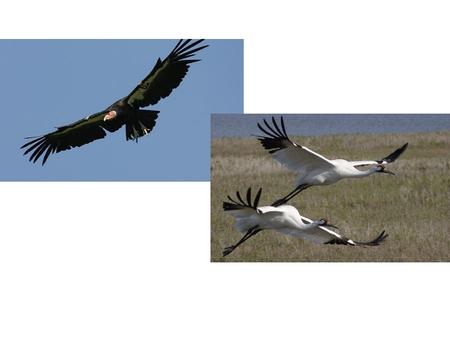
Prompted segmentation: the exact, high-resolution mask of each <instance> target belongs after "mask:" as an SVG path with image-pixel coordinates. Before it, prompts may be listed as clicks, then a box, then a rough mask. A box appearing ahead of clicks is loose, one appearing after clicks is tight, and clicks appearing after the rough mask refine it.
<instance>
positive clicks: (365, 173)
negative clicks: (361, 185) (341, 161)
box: [347, 167, 377, 178]
mask: <svg viewBox="0 0 450 338" xmlns="http://www.w3.org/2000/svg"><path fill="white" fill-rule="evenodd" d="M376 172H377V167H372V168H370V169H367V170H363V171H361V170H358V169H356V168H355V170H354V171H353V173H352V174H350V175H349V176H347V177H351V178H362V177H366V176H370V175H372V174H375V173H376Z"/></svg>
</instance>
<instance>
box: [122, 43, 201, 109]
mask: <svg viewBox="0 0 450 338" xmlns="http://www.w3.org/2000/svg"><path fill="white" fill-rule="evenodd" d="M203 41H204V40H196V41H193V42H192V40H184V41H183V40H180V41H178V43H177V45H176V46H175V48H174V49H173V50H172V52H170V54H169V55H168V56H167V57H166V58H165V59H164V60H161V59H160V58H159V59H158V60H157V61H156V64H155V66H154V67H153V69H152V71H151V72H150V74H148V75H147V77H146V78H145V79H144V80H142V81H141V83H140V84H139V85H138V86H137V87H136V88H135V89H134V90H133V91H132V92H131V93H130V94H129V95H128V96H127V97H126V98H125V101H126V102H127V103H128V104H129V105H131V106H132V107H135V108H142V107H146V106H148V105H154V104H156V103H157V102H158V101H159V100H161V99H162V98H165V97H167V96H169V95H170V93H171V92H172V90H174V89H175V88H177V87H178V86H179V85H180V83H181V81H182V80H183V78H184V77H185V75H186V73H187V72H188V69H189V64H191V63H194V62H197V61H200V60H198V59H191V57H192V56H194V55H195V53H196V52H198V51H200V50H202V49H203V48H206V47H208V45H203V46H199V44H200V43H202V42H203Z"/></svg>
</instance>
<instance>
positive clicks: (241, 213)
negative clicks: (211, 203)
mask: <svg viewBox="0 0 450 338" xmlns="http://www.w3.org/2000/svg"><path fill="white" fill-rule="evenodd" d="M261 192H262V188H259V190H258V192H257V193H256V196H255V199H254V200H253V201H252V189H251V188H248V189H247V194H246V201H244V200H243V199H242V197H241V194H240V193H239V191H236V196H237V201H236V200H234V199H232V198H231V197H230V196H227V197H228V199H229V200H230V201H231V202H227V201H225V202H223V210H224V211H227V212H228V213H229V214H231V215H232V216H234V217H236V218H243V217H249V216H251V215H253V214H255V213H260V211H259V210H258V204H259V199H260V197H261Z"/></svg>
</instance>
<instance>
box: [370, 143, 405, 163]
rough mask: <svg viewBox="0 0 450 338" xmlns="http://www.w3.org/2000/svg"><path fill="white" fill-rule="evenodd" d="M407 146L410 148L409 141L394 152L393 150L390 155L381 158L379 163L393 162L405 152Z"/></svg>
mask: <svg viewBox="0 0 450 338" xmlns="http://www.w3.org/2000/svg"><path fill="white" fill-rule="evenodd" d="M406 148H408V143H405V144H404V145H402V146H401V147H400V148H398V149H397V150H395V151H394V152H392V153H391V154H389V155H388V156H386V157H385V158H383V159H381V160H379V161H377V162H378V163H379V164H387V163H392V162H394V161H395V160H396V159H397V158H399V157H400V155H401V154H403V152H404V151H405V150H406Z"/></svg>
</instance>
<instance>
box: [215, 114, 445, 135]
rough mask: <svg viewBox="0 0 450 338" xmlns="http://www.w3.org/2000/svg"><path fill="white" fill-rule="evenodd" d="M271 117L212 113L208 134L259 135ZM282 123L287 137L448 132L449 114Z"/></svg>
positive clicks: (322, 117)
mask: <svg viewBox="0 0 450 338" xmlns="http://www.w3.org/2000/svg"><path fill="white" fill-rule="evenodd" d="M272 116H275V117H276V119H277V121H279V116H280V115H271V114H248V115H237V114H213V115H212V117H211V135H212V137H213V138H218V137H251V136H252V135H254V134H258V135H260V134H261V132H260V131H259V129H258V127H257V126H256V124H257V123H258V122H262V120H263V119H264V118H265V119H271V117H272ZM283 116H284V122H285V125H286V129H287V132H288V134H289V135H307V136H313V135H324V134H356V133H365V134H366V133H374V134H378V133H412V132H431V131H443V130H450V114H295V115H294V114H287V115H283Z"/></svg>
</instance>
